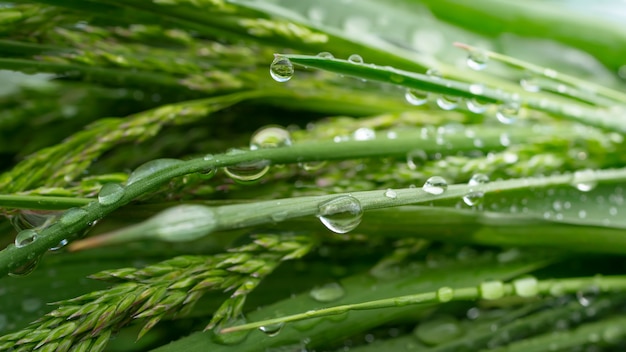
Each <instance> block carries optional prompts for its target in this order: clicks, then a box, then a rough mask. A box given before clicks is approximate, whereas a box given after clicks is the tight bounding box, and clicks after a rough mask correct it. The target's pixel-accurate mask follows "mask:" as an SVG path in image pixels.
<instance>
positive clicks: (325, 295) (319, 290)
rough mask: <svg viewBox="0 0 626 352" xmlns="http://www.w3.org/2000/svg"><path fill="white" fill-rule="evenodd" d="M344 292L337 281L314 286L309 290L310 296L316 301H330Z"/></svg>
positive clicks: (336, 298) (338, 297)
mask: <svg viewBox="0 0 626 352" xmlns="http://www.w3.org/2000/svg"><path fill="white" fill-rule="evenodd" d="M345 294H346V291H345V290H344V289H343V287H342V286H341V285H340V284H339V283H337V282H332V283H329V284H326V285H323V286H318V287H315V288H313V289H312V290H311V292H309V295H310V296H311V298H313V299H314V300H316V301H318V302H332V301H336V300H338V299H340V298H341V297H343V296H344V295H345Z"/></svg>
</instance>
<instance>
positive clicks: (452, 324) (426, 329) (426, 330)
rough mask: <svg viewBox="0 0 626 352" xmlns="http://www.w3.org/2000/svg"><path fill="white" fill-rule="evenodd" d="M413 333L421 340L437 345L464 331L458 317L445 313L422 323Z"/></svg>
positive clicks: (454, 337) (455, 337)
mask: <svg viewBox="0 0 626 352" xmlns="http://www.w3.org/2000/svg"><path fill="white" fill-rule="evenodd" d="M413 334H414V335H415V337H417V338H418V339H419V340H420V341H421V342H423V343H425V344H427V345H430V346H436V345H440V344H442V343H445V342H448V341H451V340H454V339H457V338H459V337H461V336H463V334H464V331H463V329H462V328H461V325H460V324H459V322H458V320H457V319H455V318H454V317H452V316H449V315H443V316H439V317H436V318H434V319H429V320H426V321H424V322H422V323H420V324H419V325H418V326H417V328H415V330H414V331H413Z"/></svg>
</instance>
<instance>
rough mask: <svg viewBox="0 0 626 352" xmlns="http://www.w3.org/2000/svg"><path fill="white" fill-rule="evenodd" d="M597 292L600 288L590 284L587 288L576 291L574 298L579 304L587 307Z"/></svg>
mask: <svg viewBox="0 0 626 352" xmlns="http://www.w3.org/2000/svg"><path fill="white" fill-rule="evenodd" d="M599 294H600V288H599V287H598V286H591V287H589V288H587V289H584V290H579V291H577V292H576V300H578V303H579V304H580V305H581V306H583V307H589V306H590V305H591V303H592V302H593V301H594V300H595V299H596V298H597V297H598V295H599Z"/></svg>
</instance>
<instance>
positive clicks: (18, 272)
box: [9, 257, 40, 277]
mask: <svg viewBox="0 0 626 352" xmlns="http://www.w3.org/2000/svg"><path fill="white" fill-rule="evenodd" d="M39 258H40V257H35V258H33V259H31V260H29V261H28V262H26V264H24V265H22V266H19V267H17V268H14V269H12V270H11V271H9V276H13V277H22V276H26V275H28V274H30V273H32V272H33V271H34V270H35V268H37V265H38V264H39Z"/></svg>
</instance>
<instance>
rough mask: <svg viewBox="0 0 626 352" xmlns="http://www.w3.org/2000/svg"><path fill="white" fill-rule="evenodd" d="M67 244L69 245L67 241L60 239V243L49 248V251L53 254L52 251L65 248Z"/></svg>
mask: <svg viewBox="0 0 626 352" xmlns="http://www.w3.org/2000/svg"><path fill="white" fill-rule="evenodd" d="M68 243H69V241H68V240H66V239H62V240H61V241H59V243H58V244H57V245H56V246H54V247H50V250H51V251H53V252H54V251H58V250H59V249H61V248H63V247H65V246H67V244H68Z"/></svg>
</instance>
